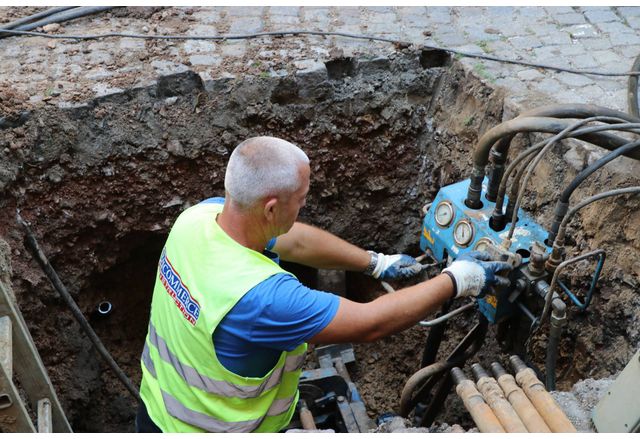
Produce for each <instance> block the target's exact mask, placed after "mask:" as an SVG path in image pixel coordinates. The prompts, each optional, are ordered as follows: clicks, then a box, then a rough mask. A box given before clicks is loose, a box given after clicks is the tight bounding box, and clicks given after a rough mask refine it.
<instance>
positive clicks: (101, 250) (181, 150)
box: [0, 51, 640, 432]
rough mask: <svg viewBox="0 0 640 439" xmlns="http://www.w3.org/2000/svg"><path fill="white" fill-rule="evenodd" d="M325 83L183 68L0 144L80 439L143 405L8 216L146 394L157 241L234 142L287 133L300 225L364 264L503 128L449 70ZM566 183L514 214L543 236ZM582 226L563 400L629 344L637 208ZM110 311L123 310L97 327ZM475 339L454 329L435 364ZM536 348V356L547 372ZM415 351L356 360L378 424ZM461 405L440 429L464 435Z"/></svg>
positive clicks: (353, 284)
mask: <svg viewBox="0 0 640 439" xmlns="http://www.w3.org/2000/svg"><path fill="white" fill-rule="evenodd" d="M434 59H435V60H439V61H438V62H435V63H434V62H433V61H434ZM434 64H435V65H434ZM327 71H328V73H324V72H322V71H316V72H312V73H310V74H307V75H304V76H283V77H265V78H261V77H246V78H243V79H219V80H214V81H210V82H206V83H203V82H202V81H201V80H200V77H199V76H198V75H195V74H194V73H192V72H186V73H184V74H180V75H174V76H171V77H164V78H160V79H159V81H158V83H157V85H154V86H151V87H146V88H138V89H131V90H127V91H125V92H123V93H119V94H116V95H110V96H106V97H103V98H100V99H97V100H94V101H90V102H86V103H84V104H83V105H80V106H78V107H76V108H67V109H60V108H53V107H47V108H43V109H38V110H34V111H33V112H32V113H31V114H30V116H29V117H28V118H27V119H26V120H23V121H22V122H21V124H20V126H17V127H9V128H6V129H4V130H1V131H0V142H2V143H1V144H0V146H1V148H0V163H1V164H0V207H2V209H0V236H1V237H3V238H2V239H3V240H4V241H6V243H7V244H8V246H10V249H11V250H10V251H11V253H10V260H11V264H12V270H13V276H12V283H13V290H14V292H15V295H16V297H17V300H18V303H19V306H20V308H21V310H22V312H23V314H24V317H25V320H26V321H27V323H28V325H29V329H30V331H31V333H32V335H33V338H34V340H35V342H36V344H37V346H38V349H39V351H40V354H41V356H42V358H43V361H44V363H45V365H46V366H47V368H48V371H49V373H50V376H51V379H52V381H53V384H54V386H55V388H56V390H57V391H58V394H59V397H60V399H61V401H62V404H63V406H64V408H65V410H66V413H67V416H68V417H69V419H70V422H71V424H72V427H73V428H74V430H75V431H105V432H107V431H122V432H126V431H133V417H134V413H135V409H136V407H135V402H134V401H133V399H132V398H131V397H130V396H129V394H128V393H127V392H126V390H125V389H124V387H123V386H122V385H121V384H120V382H118V381H117V380H116V378H115V377H114V375H113V374H112V373H111V371H110V370H108V369H107V367H106V366H105V365H104V364H103V363H102V361H101V360H100V358H99V357H98V355H97V354H96V352H95V350H94V349H93V348H92V347H91V344H90V343H89V341H88V339H87V338H86V337H85V336H84V335H82V334H81V333H80V328H79V326H78V325H77V324H76V323H75V321H74V320H73V318H72V317H71V314H70V313H69V312H68V310H67V309H66V308H65V307H64V305H63V304H62V302H61V300H60V299H59V298H58V296H57V295H56V293H55V292H54V291H53V290H52V289H51V287H50V285H49V284H48V282H47V280H46V278H44V276H43V274H42V273H41V272H40V270H39V269H38V266H37V264H36V263H35V262H34V261H33V260H32V258H31V256H30V255H29V254H28V252H27V251H26V249H25V247H24V245H23V243H22V235H21V232H20V231H19V230H18V228H17V226H16V224H15V221H14V214H15V209H16V208H19V209H21V213H22V216H23V217H24V218H26V219H27V220H29V221H30V222H31V223H32V228H33V229H34V230H35V231H36V233H37V236H38V239H39V240H40V243H41V245H42V247H43V248H44V250H45V252H46V253H47V255H48V256H49V258H50V260H51V262H52V264H53V266H54V267H55V268H56V269H57V270H58V272H59V275H60V277H61V278H62V279H63V281H64V282H65V284H66V286H67V287H68V289H69V291H70V292H71V294H72V295H73V296H74V298H75V300H76V301H77V302H78V304H79V306H80V307H81V309H82V310H83V312H84V313H85V315H87V316H90V318H91V322H92V324H93V325H94V327H95V329H96V331H97V333H98V335H99V336H100V337H101V338H102V339H103V342H104V343H105V345H106V346H107V348H108V349H109V350H110V351H111V353H112V355H113V356H114V358H115V359H116V361H117V362H118V363H119V364H120V365H121V367H122V368H123V369H124V370H125V372H126V373H127V374H129V376H131V377H132V379H133V380H134V381H135V382H136V383H139V380H140V368H139V365H138V361H139V356H140V353H141V349H142V345H143V342H144V336H145V334H146V327H147V323H148V312H149V302H150V294H151V290H152V285H153V278H154V274H155V267H156V263H157V259H158V256H159V253H160V249H161V247H162V245H163V243H164V239H165V237H166V235H167V233H168V231H169V229H170V227H171V224H172V222H173V220H174V219H175V218H176V217H177V215H178V214H179V212H180V211H182V210H183V209H185V208H187V207H189V206H190V205H193V204H195V203H197V202H198V201H200V200H202V199H204V198H207V197H210V196H216V195H221V194H222V193H223V176H224V168H225V164H226V161H227V159H228V156H229V154H230V152H231V151H232V150H233V148H234V147H235V146H236V145H237V144H238V143H240V142H241V141H242V140H244V139H246V138H247V137H251V136H255V135H273V136H279V137H282V138H285V139H287V140H290V141H292V142H294V143H296V144H298V145H299V146H301V147H302V148H303V149H304V150H305V151H306V152H307V153H308V155H309V157H310V159H311V166H312V182H311V192H310V194H309V200H308V203H307V207H306V208H305V210H304V211H303V212H301V220H303V221H306V222H309V223H312V224H315V225H317V226H320V227H323V228H325V229H328V230H330V231H331V232H333V233H336V234H337V235H339V236H341V237H343V238H346V239H348V240H349V241H351V242H354V243H355V244H357V245H360V246H362V247H364V248H375V249H376V250H378V251H383V252H408V253H411V254H414V255H417V254H418V252H419V249H418V244H417V243H418V236H419V230H420V224H421V217H422V213H421V207H422V206H423V205H424V204H425V203H426V202H428V201H430V200H431V199H433V197H434V196H435V194H436V193H437V191H438V189H439V188H440V187H441V186H443V185H447V184H450V183H453V182H456V181H459V180H461V179H464V178H467V177H468V174H469V169H470V168H469V166H470V164H471V158H470V151H471V150H472V148H473V146H474V145H475V143H476V141H477V139H478V135H479V134H481V133H483V132H485V131H486V130H488V129H489V128H491V127H493V126H495V125H496V124H498V123H499V122H500V121H501V119H502V117H503V98H502V94H501V93H500V92H499V91H495V90H493V89H492V88H490V87H488V86H486V85H484V84H483V83H482V82H480V81H479V80H477V79H476V78H475V77H473V76H470V75H468V74H466V73H465V72H464V71H463V70H462V69H461V68H460V66H459V65H458V64H457V63H456V62H452V63H451V61H450V60H448V59H447V58H446V57H443V56H442V54H438V53H426V52H411V51H406V52H402V53H397V54H395V55H394V56H392V57H391V58H390V59H387V58H377V59H373V60H371V59H351V58H346V59H345V58H339V59H335V60H333V61H332V62H329V63H327ZM528 140H529V139H528V138H526V139H523V140H521V141H520V142H519V143H520V145H519V146H520V147H523V146H524V144H526V143H527V142H528ZM512 149H513V150H514V151H512V153H517V152H518V149H519V148H516V147H514V148H512ZM565 149H566V147H565ZM562 152H564V151H562ZM630 169H632V171H633V170H634V169H635V170H637V167H635V168H630ZM557 171H560V172H557ZM632 171H629V172H626V173H625V172H624V170H620V169H618V170H617V171H616V172H611V171H608V170H605V171H601V172H600V173H599V175H597V176H595V177H592V179H591V183H590V184H588V185H585V189H581V190H580V191H579V192H576V194H575V195H574V199H579V198H581V197H583V196H585V194H590V193H593V192H595V191H597V190H598V189H601V188H604V187H611V186H615V185H622V184H623V183H624V184H626V183H634V182H635V184H637V183H638V177H637V175H638V174H637V172H636V174H633V172H632ZM574 175H575V170H574V169H573V168H571V167H569V166H567V165H566V163H565V162H564V161H563V160H562V156H561V155H557V156H554V157H553V159H549V161H547V162H546V163H545V165H544V166H542V167H541V168H540V169H539V171H538V172H536V175H535V178H534V181H533V183H532V189H533V191H532V193H535V194H536V195H537V198H535V199H534V198H533V197H529V198H528V199H527V203H526V205H525V208H527V209H530V210H532V211H533V212H534V214H535V215H536V216H537V217H538V218H539V219H540V220H541V221H542V223H543V224H544V225H547V224H548V222H549V218H550V210H551V209H552V208H553V203H552V201H553V200H554V198H553V197H554V196H557V195H558V193H559V188H560V187H562V184H566V183H568V181H569V180H570V179H571V178H572V177H573V176H574ZM634 175H635V176H634ZM579 222H581V224H578V223H579ZM574 223H575V227H574V228H573V229H572V233H571V234H570V236H571V237H572V241H571V242H570V244H571V245H572V246H573V247H572V248H571V252H573V253H580V252H582V251H585V250H587V249H589V248H595V247H596V246H602V247H604V248H606V250H607V252H608V254H609V258H608V262H607V266H606V268H605V271H604V273H603V278H602V281H601V283H600V287H599V292H598V293H597V295H596V297H595V299H594V302H593V304H592V306H591V312H590V313H589V314H587V315H586V316H578V315H577V314H576V312H575V309H572V308H570V309H572V310H571V315H570V326H569V329H568V334H569V335H568V336H566V337H565V338H564V339H563V344H562V353H561V357H560V361H559V369H560V378H561V379H560V380H559V386H560V387H561V388H562V387H563V386H564V387H570V386H571V384H573V383H574V382H575V381H576V380H577V379H578V378H586V377H593V378H599V377H603V376H608V375H610V374H611V373H614V372H616V371H618V370H620V369H621V368H622V367H623V366H624V364H626V361H627V360H628V359H629V358H630V357H631V355H632V353H633V352H634V350H635V349H636V348H637V346H638V343H639V341H640V311H639V310H640V307H639V306H638V305H639V303H638V302H639V301H640V299H639V298H638V296H637V294H634V291H635V290H636V289H637V287H638V278H639V276H640V264H638V261H639V260H640V214H639V210H638V200H637V198H636V199H635V200H630V201H625V200H624V199H620V200H616V201H611V202H603V203H601V204H599V205H597V206H594V207H593V208H590V209H588V210H586V211H585V212H584V213H583V215H581V216H580V219H579V220H578V221H575V222H574ZM579 225H581V227H577V226H579ZM625 225H626V226H627V227H626V228H625V227H624V226H625ZM577 230H579V231H580V232H577ZM3 240H0V256H6V249H5V246H4V244H3ZM1 261H2V258H1V257H0V268H2V267H3V265H1V264H2V262H1ZM5 271H6V272H8V269H7V270H1V271H0V275H4V274H3V272H5ZM567 282H568V283H569V284H570V285H571V286H572V287H574V288H578V287H579V286H584V285H585V284H586V283H587V282H588V276H587V274H585V272H584V271H581V272H577V271H576V272H575V273H570V277H569V280H567ZM380 291H381V289H380V287H379V285H378V284H377V283H374V282H373V281H371V280H370V279H365V278H364V277H362V276H359V275H353V276H351V275H350V276H349V278H348V293H349V295H350V297H352V298H354V299H356V300H370V299H371V298H373V297H375V296H376V295H378V294H381V293H380ZM102 300H108V301H110V302H111V303H112V304H113V309H114V310H113V312H112V314H110V315H109V316H107V317H106V318H103V319H98V318H97V317H96V316H95V315H94V314H95V313H94V311H95V307H96V306H97V304H98V303H99V302H100V301H102ZM472 323H473V322H472V321H470V319H465V318H464V317H460V318H458V319H455V320H454V321H453V324H452V329H451V331H450V333H451V339H449V340H447V341H446V342H445V343H444V344H443V347H442V351H443V352H445V353H446V351H447V349H450V347H451V346H453V345H454V344H455V343H456V342H457V340H459V338H460V337H461V336H462V334H463V332H464V330H465V329H467V330H468V328H470V326H471V324H472ZM491 331H493V329H492V330H491ZM544 337H546V336H545V335H544V334H543V335H540V336H539V338H538V339H537V340H536V343H534V349H533V360H534V363H536V364H538V365H541V361H543V355H542V352H543V351H542V350H541V349H542V344H541V343H542V341H543V340H544ZM425 338H426V330H425V329H422V328H413V329H410V330H408V331H406V332H404V333H402V334H399V335H395V336H392V337H388V338H387V339H385V340H382V341H379V342H377V343H373V344H372V345H367V346H358V347H357V350H356V358H357V361H358V365H357V367H356V370H355V373H354V378H355V380H356V382H357V385H358V387H359V389H360V390H361V393H362V394H363V398H364V400H365V402H366V403H367V406H368V408H369V410H370V414H371V416H372V417H375V416H377V415H379V414H381V413H384V412H388V411H396V410H397V408H398V399H399V395H400V390H401V389H402V386H403V385H404V383H405V381H406V379H407V378H408V377H409V376H410V375H411V374H413V373H414V372H415V371H416V370H417V369H418V367H419V363H420V358H421V355H422V347H423V345H424V341H425ZM494 338H495V336H494V335H493V332H490V335H489V336H488V339H487V344H486V349H483V350H482V351H481V353H480V354H479V355H478V357H477V360H480V361H481V362H483V363H488V362H490V361H493V360H495V359H496V358H497V357H498V356H499V355H500V354H499V348H498V346H497V344H496V343H495V342H494ZM603 358H604V359H606V361H602V359H603ZM487 365H488V364H487ZM452 399H453V398H449V401H450V402H449V403H448V405H449V408H448V411H447V412H446V414H445V415H443V419H442V420H443V421H446V422H448V423H449V424H453V423H459V424H461V425H462V426H463V427H464V428H470V427H471V426H472V424H470V420H469V419H468V417H465V415H464V414H463V409H462V408H461V405H460V404H459V403H458V402H456V401H455V400H452ZM445 418H446V419H445Z"/></svg>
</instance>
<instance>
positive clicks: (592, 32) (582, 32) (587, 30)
mask: <svg viewBox="0 0 640 439" xmlns="http://www.w3.org/2000/svg"><path fill="white" fill-rule="evenodd" d="M563 31H564V32H567V33H569V35H570V36H571V38H573V39H581V38H595V37H598V36H599V35H600V33H599V32H598V30H597V29H596V28H595V27H594V26H593V25H592V24H576V25H574V26H569V27H565V28H564V29H563Z"/></svg>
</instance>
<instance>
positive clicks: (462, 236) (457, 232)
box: [453, 219, 473, 247]
mask: <svg viewBox="0 0 640 439" xmlns="http://www.w3.org/2000/svg"><path fill="white" fill-rule="evenodd" d="M453 239H454V240H455V241H456V244H458V245H459V246H460V247H467V246H468V245H469V244H471V241H473V226H472V225H471V223H470V222H469V221H468V220H466V219H464V220H461V221H458V223H457V224H456V226H455V228H454V229H453Z"/></svg>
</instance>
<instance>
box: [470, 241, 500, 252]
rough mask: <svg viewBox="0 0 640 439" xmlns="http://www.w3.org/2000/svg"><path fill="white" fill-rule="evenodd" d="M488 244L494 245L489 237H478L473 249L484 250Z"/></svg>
mask: <svg viewBox="0 0 640 439" xmlns="http://www.w3.org/2000/svg"><path fill="white" fill-rule="evenodd" d="M490 245H495V244H494V243H493V241H492V240H491V239H489V238H480V239H479V240H478V242H477V243H476V245H475V246H474V247H473V249H474V250H477V251H479V252H486V251H487V248H488V247H489V246H490Z"/></svg>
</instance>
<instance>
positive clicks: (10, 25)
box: [0, 6, 75, 29]
mask: <svg viewBox="0 0 640 439" xmlns="http://www.w3.org/2000/svg"><path fill="white" fill-rule="evenodd" d="M74 8H75V6H62V7H59V8H50V9H47V10H46V11H42V12H38V13H37V14H33V15H29V16H27V17H23V18H19V19H18V20H16V21H12V22H11V23H7V24H2V25H0V29H14V28H15V27H17V26H20V25H22V24H25V23H29V22H31V21H34V20H38V19H40V18H44V17H48V16H49V15H53V14H56V13H58V12H62V11H66V10H68V9H74Z"/></svg>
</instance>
